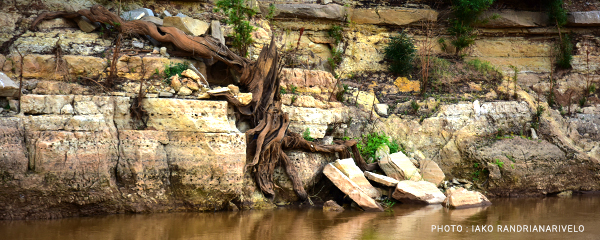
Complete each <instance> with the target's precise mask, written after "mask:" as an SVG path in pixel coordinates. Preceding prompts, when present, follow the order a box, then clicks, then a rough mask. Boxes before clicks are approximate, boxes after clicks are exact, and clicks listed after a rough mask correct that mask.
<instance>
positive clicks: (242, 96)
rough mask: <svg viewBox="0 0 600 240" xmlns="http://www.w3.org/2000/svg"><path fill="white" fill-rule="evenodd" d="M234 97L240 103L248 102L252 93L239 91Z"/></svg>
mask: <svg viewBox="0 0 600 240" xmlns="http://www.w3.org/2000/svg"><path fill="white" fill-rule="evenodd" d="M236 98H237V100H239V101H240V102H241V103H242V104H248V103H250V101H252V93H239V94H238V95H237V96H236Z"/></svg>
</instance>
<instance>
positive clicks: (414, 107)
mask: <svg viewBox="0 0 600 240" xmlns="http://www.w3.org/2000/svg"><path fill="white" fill-rule="evenodd" d="M420 107H421V106H419V104H418V103H417V101H415V100H412V101H410V109H412V113H413V114H416V113H417V112H418V111H419V108H420Z"/></svg>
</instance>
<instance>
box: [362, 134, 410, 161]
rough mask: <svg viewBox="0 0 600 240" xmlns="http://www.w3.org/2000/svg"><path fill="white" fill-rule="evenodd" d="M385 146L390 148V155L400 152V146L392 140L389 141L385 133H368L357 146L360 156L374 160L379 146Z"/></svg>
mask: <svg viewBox="0 0 600 240" xmlns="http://www.w3.org/2000/svg"><path fill="white" fill-rule="evenodd" d="M384 144H385V145H387V146H388V147H389V148H390V153H396V152H398V151H402V149H401V148H400V145H398V143H397V142H396V141H395V140H394V141H390V138H389V137H388V136H386V135H385V133H375V132H374V133H370V134H367V135H363V136H362V140H361V142H360V143H358V144H357V147H358V149H359V150H360V154H361V155H362V156H365V157H366V158H367V159H373V160H375V159H376V157H375V152H377V149H378V148H379V147H380V146H381V145H384Z"/></svg>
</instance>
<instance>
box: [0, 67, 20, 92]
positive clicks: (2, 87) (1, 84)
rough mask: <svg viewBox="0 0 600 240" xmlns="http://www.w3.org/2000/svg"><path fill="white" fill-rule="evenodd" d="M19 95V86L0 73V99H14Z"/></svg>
mask: <svg viewBox="0 0 600 240" xmlns="http://www.w3.org/2000/svg"><path fill="white" fill-rule="evenodd" d="M18 95H19V85H18V84H17V83H15V82H14V81H13V80H12V79H10V78H9V77H8V76H6V74H4V73H3V72H0V97H16V96H18Z"/></svg>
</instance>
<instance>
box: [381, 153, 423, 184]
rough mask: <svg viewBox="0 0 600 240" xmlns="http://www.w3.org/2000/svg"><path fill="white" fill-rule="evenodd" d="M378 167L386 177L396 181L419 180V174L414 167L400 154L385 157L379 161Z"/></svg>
mask: <svg viewBox="0 0 600 240" xmlns="http://www.w3.org/2000/svg"><path fill="white" fill-rule="evenodd" d="M379 167H381V169H383V171H384V172H385V174H386V175H387V176H388V177H391V178H394V179H396V180H398V181H402V180H413V181H419V180H421V174H419V170H418V169H417V167H415V165H414V164H413V163H412V162H411V161H410V159H408V157H407V156H406V155H404V153H402V152H397V153H393V154H390V155H385V156H383V158H381V160H379Z"/></svg>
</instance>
